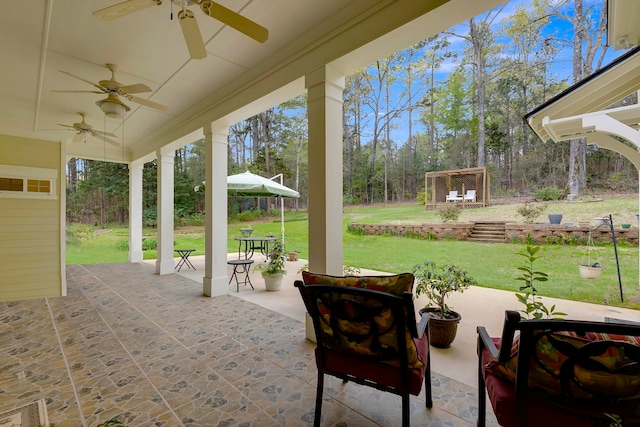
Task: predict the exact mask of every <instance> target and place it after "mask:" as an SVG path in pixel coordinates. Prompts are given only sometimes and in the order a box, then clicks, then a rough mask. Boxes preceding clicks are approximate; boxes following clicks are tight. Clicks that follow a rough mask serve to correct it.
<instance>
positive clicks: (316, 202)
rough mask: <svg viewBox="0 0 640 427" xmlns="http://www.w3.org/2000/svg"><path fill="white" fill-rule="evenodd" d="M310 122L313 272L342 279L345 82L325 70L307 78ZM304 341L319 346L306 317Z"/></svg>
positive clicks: (332, 72) (310, 254)
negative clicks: (315, 342)
mask: <svg viewBox="0 0 640 427" xmlns="http://www.w3.org/2000/svg"><path fill="white" fill-rule="evenodd" d="M305 85H306V87H307V114H308V117H309V159H313V161H310V162H309V207H308V213H309V270H310V271H314V272H317V273H328V274H334V275H339V276H341V275H342V274H343V268H342V266H343V258H342V254H343V247H342V246H343V242H342V145H343V144H342V91H343V89H344V76H343V75H342V74H340V73H339V72H337V71H336V70H334V69H332V68H330V67H328V66H325V67H323V68H320V69H318V70H316V71H315V72H313V73H311V74H309V75H307V76H306V80H305ZM305 335H306V337H307V339H308V340H311V341H315V333H314V331H313V322H312V320H311V317H310V316H309V315H308V314H307V315H306V317H305Z"/></svg>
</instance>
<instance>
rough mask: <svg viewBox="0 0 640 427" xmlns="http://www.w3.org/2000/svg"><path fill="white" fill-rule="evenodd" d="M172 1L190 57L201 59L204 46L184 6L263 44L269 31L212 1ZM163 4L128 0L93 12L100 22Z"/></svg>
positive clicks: (149, 0)
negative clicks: (198, 8)
mask: <svg viewBox="0 0 640 427" xmlns="http://www.w3.org/2000/svg"><path fill="white" fill-rule="evenodd" d="M171 2H172V3H173V4H175V5H176V6H178V7H180V8H181V9H182V10H180V12H178V20H179V21H180V27H181V28H182V34H183V35H184V39H185V41H186V43H187V48H188V49H189V55H190V56H191V58H193V59H202V58H205V57H206V56H207V51H206V49H205V47H204V42H203V40H202V35H201V34H200V28H199V27H198V21H196V17H195V15H194V14H193V12H191V11H190V10H189V9H187V6H191V5H193V4H197V5H199V6H200V9H201V10H202V12H204V14H205V15H207V16H210V17H212V18H214V19H217V20H218V21H220V22H222V23H223V24H225V25H228V26H230V27H232V28H234V29H236V30H238V31H240V32H241V33H243V34H245V35H247V36H249V37H251V38H252V39H254V40H256V41H258V42H260V43H264V42H265V41H267V39H268V38H269V31H268V30H267V29H266V28H264V27H263V26H261V25H259V24H257V23H255V22H253V21H251V20H250V19H247V18H245V17H244V16H242V15H240V14H239V13H236V12H234V11H233V10H231V9H228V8H226V7H224V6H222V5H221V4H219V3H216V2H214V1H211V0H171ZM160 4H162V0H128V1H125V2H122V3H118V4H115V5H113V6H109V7H106V8H104V9H100V10H97V11H95V12H93V15H94V16H95V17H96V18H98V19H101V20H103V21H111V20H114V19H116V18H120V17H121V16H125V15H128V14H130V13H133V12H137V11H139V10H142V9H146V8H148V7H151V6H154V5H157V6H159V5H160Z"/></svg>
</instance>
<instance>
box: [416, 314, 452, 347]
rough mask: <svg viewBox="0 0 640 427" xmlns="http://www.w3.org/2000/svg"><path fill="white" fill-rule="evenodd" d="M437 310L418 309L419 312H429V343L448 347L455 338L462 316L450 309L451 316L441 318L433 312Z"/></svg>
mask: <svg viewBox="0 0 640 427" xmlns="http://www.w3.org/2000/svg"><path fill="white" fill-rule="evenodd" d="M438 311H439V310H438V309H437V308H423V309H420V314H422V313H425V312H426V313H429V344H431V345H432V346H434V347H438V348H449V347H451V343H452V342H453V340H454V339H455V338H456V333H457V332H458V323H460V320H461V319H462V316H460V314H458V313H456V312H455V311H451V312H450V313H451V314H452V316H453V317H451V318H444V319H443V318H441V317H440V316H438V315H437V314H435V313H434V312H438Z"/></svg>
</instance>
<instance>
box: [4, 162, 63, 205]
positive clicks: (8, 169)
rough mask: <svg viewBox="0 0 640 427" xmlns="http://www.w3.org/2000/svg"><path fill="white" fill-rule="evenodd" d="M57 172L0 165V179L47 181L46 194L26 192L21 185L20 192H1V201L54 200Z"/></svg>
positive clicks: (55, 197) (54, 170)
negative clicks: (47, 189) (47, 190)
mask: <svg viewBox="0 0 640 427" xmlns="http://www.w3.org/2000/svg"><path fill="white" fill-rule="evenodd" d="M57 177H58V171H57V170H56V169H45V168H32V167H28V166H13V165H0V178H11V179H23V180H25V181H26V180H29V179H32V180H38V181H49V192H48V193H36V192H28V191H27V188H26V186H24V185H23V189H22V191H2V190H0V198H3V199H49V200H56V199H57V198H58V197H57V195H56V184H57Z"/></svg>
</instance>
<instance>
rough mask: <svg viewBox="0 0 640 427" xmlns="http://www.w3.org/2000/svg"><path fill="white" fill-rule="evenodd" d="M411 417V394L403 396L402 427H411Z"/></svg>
mask: <svg viewBox="0 0 640 427" xmlns="http://www.w3.org/2000/svg"><path fill="white" fill-rule="evenodd" d="M410 421H411V416H410V412H409V393H404V394H403V395H402V427H409V425H410V424H411V422H410Z"/></svg>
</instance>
